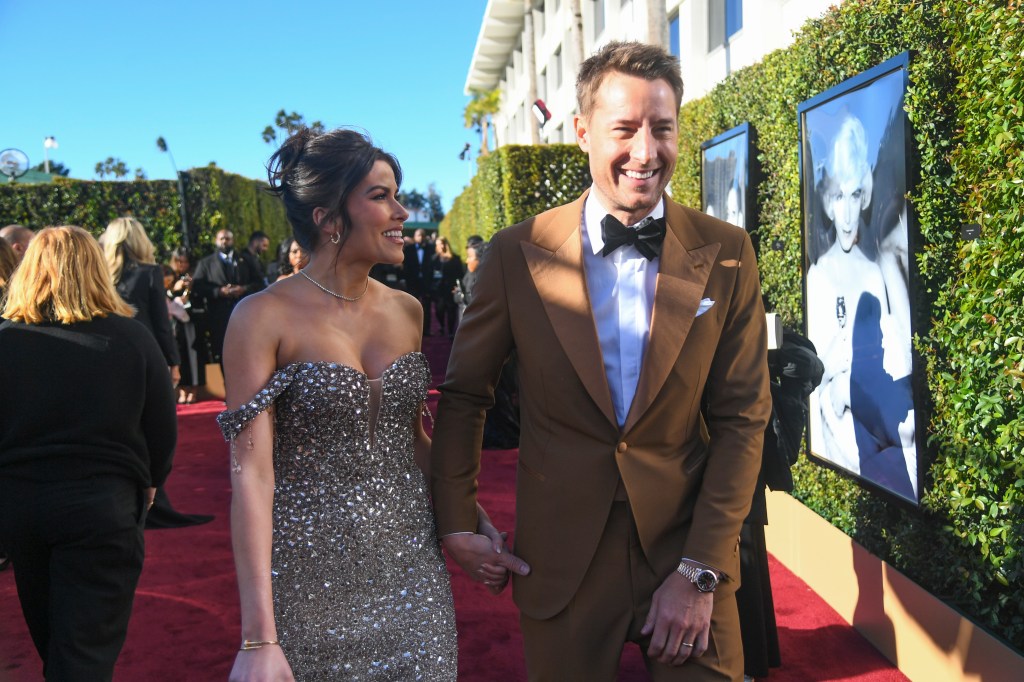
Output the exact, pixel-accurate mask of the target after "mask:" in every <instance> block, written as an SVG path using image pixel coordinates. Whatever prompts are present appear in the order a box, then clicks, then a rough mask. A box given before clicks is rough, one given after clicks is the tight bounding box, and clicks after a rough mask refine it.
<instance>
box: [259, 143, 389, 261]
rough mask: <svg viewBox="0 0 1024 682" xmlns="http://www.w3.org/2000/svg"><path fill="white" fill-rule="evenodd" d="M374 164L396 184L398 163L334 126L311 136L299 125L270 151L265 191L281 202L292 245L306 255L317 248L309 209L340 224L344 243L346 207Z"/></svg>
mask: <svg viewBox="0 0 1024 682" xmlns="http://www.w3.org/2000/svg"><path fill="white" fill-rule="evenodd" d="M377 161H384V162H385V163H387V164H388V165H389V166H391V170H393V171H394V173H395V182H396V183H397V184H398V185H399V186H401V184H402V167H401V166H400V165H399V163H398V159H396V158H395V157H394V155H392V154H389V153H388V152H385V151H384V150H383V149H381V148H380V147H377V146H374V144H373V142H372V141H371V140H370V138H369V136H367V135H366V134H364V133H360V132H358V131H355V130H350V129H347V128H337V129H335V130H331V131H329V132H326V133H316V132H313V131H312V130H310V129H309V128H306V127H303V128H300V129H298V130H297V131H295V132H294V133H293V134H292V135H290V136H289V137H288V139H286V140H285V141H284V143H283V144H282V145H281V148H280V149H278V150H277V151H276V152H274V155H273V156H271V157H270V161H269V162H268V163H267V178H268V180H269V182H270V190H271V191H272V192H273V193H275V194H277V195H278V196H279V197H281V201H283V202H284V209H285V214H286V215H287V216H288V222H289V223H291V226H292V232H293V234H294V235H295V241H297V242H298V243H299V245H300V246H301V247H302V248H304V249H306V251H308V252H309V253H312V252H313V251H314V250H315V249H316V246H317V241H318V239H317V235H318V233H319V231H320V225H319V224H317V223H315V222H314V221H313V209H315V208H317V207H320V208H324V209H326V211H327V212H326V214H325V215H324V217H323V220H322V222H324V223H329V222H331V221H333V220H338V221H339V223H340V232H341V244H342V245H344V243H345V241H346V240H347V239H348V236H349V234H350V233H351V231H352V220H351V218H350V217H349V215H348V211H347V210H346V208H345V205H346V203H347V202H348V198H349V195H351V193H352V191H353V190H354V189H355V188H356V186H357V185H358V184H359V183H360V182H362V181H363V179H364V178H365V177H366V176H367V175H368V174H369V173H370V171H371V170H372V169H373V164H374V163H376V162H377Z"/></svg>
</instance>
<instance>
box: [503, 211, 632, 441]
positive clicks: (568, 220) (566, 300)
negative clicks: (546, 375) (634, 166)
mask: <svg viewBox="0 0 1024 682" xmlns="http://www.w3.org/2000/svg"><path fill="white" fill-rule="evenodd" d="M585 198H586V194H584V195H583V197H581V198H580V199H578V200H576V201H575V202H573V203H571V204H567V205H566V206H563V207H562V208H560V209H558V210H556V211H553V212H552V213H551V214H549V216H550V217H548V216H539V217H538V218H536V219H535V220H536V221H537V223H535V229H536V235H537V236H536V239H535V241H533V242H529V241H523V242H521V247H522V250H523V256H524V257H525V259H526V264H527V266H528V267H529V269H530V276H531V277H532V278H533V283H534V286H536V287H537V293H538V294H540V299H541V301H542V302H543V304H544V311H545V313H546V314H547V317H548V319H549V320H550V321H551V326H552V327H553V328H554V331H555V336H557V337H558V341H559V343H560V344H561V345H562V348H563V349H564V351H565V354H566V356H567V357H568V358H569V361H570V362H571V363H572V366H573V369H574V370H576V374H577V376H579V378H580V381H581V382H582V383H583V386H584V387H585V388H586V390H587V393H589V394H590V397H591V398H592V399H593V400H594V402H595V403H596V404H597V406H598V407H599V408H600V409H601V412H602V413H604V415H605V417H607V418H608V421H610V422H611V423H612V424H613V425H615V426H616V427H618V422H617V421H616V419H615V409H614V407H613V406H612V398H611V392H610V391H609V389H608V378H607V377H606V376H605V372H604V361H603V359H602V357H601V345H600V342H599V341H598V338H597V328H596V327H595V325H594V315H593V313H592V312H591V309H590V297H589V295H588V293H587V280H586V276H585V274H584V270H583V241H582V236H581V234H580V220H581V219H582V215H583V202H584V200H585ZM545 219H547V220H549V221H550V222H548V223H547V224H541V222H540V221H542V220H545Z"/></svg>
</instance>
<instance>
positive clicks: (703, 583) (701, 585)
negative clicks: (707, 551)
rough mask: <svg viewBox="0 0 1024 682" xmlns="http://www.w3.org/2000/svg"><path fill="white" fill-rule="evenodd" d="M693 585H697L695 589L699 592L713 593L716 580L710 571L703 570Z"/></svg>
mask: <svg viewBox="0 0 1024 682" xmlns="http://www.w3.org/2000/svg"><path fill="white" fill-rule="evenodd" d="M694 584H696V585H697V589H698V590H700V591H701V592H713V591H714V589H715V588H716V587H717V586H718V578H716V577H715V574H714V573H712V572H711V571H707V570H704V571H701V572H700V573H698V574H697V579H696V580H695V581H694Z"/></svg>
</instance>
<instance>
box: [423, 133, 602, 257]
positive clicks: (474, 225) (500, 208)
mask: <svg viewBox="0 0 1024 682" xmlns="http://www.w3.org/2000/svg"><path fill="white" fill-rule="evenodd" d="M478 164H479V165H478V169H477V173H476V175H475V176H473V179H472V180H471V181H470V183H469V187H467V188H466V189H465V190H464V191H463V192H462V194H460V195H459V196H458V197H456V199H455V201H454V202H453V203H452V210H451V211H449V212H448V214H447V215H446V216H445V217H444V220H442V221H441V225H440V232H441V234H442V235H444V236H446V237H448V239H449V240H451V243H452V246H453V247H454V248H456V249H458V248H461V245H463V244H465V243H466V237H468V236H470V235H473V234H478V235H480V236H481V237H483V238H484V239H490V238H491V235H493V234H494V233H495V232H497V231H498V230H500V229H502V228H503V227H508V226H509V225H514V224H516V223H518V222H521V221H523V220H526V219H527V218H529V217H530V216H532V215H536V214H538V213H541V212H543V211H546V210H547V209H549V208H554V207H555V206H559V205H561V204H564V203H566V202H568V201H571V200H573V199H575V198H577V197H578V196H579V195H580V194H582V193H583V190H585V189H586V188H587V187H589V186H590V182H591V180H590V168H589V166H588V165H587V156H586V155H585V154H584V153H583V152H582V151H580V149H579V147H577V146H576V145H574V144H552V145H544V146H536V147H534V146H529V145H506V146H504V147H501V148H499V149H498V150H497V151H495V152H492V153H491V154H488V155H487V156H485V157H481V158H480V160H479V162H478Z"/></svg>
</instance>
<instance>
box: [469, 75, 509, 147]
mask: <svg viewBox="0 0 1024 682" xmlns="http://www.w3.org/2000/svg"><path fill="white" fill-rule="evenodd" d="M471 93H472V95H473V99H471V100H470V101H469V104H467V105H466V109H465V111H464V112H463V113H464V115H465V119H466V127H467V128H476V129H477V130H478V131H480V155H481V156H486V155H487V154H489V153H490V151H491V150H490V148H489V147H488V143H487V139H488V137H489V136H490V129H491V118H492V117H493V116H494V114H496V113H498V109H500V108H501V90H500V89H499V88H495V89H494V90H472V91H471ZM494 146H495V147H497V146H498V140H497V137H495V140H494Z"/></svg>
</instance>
